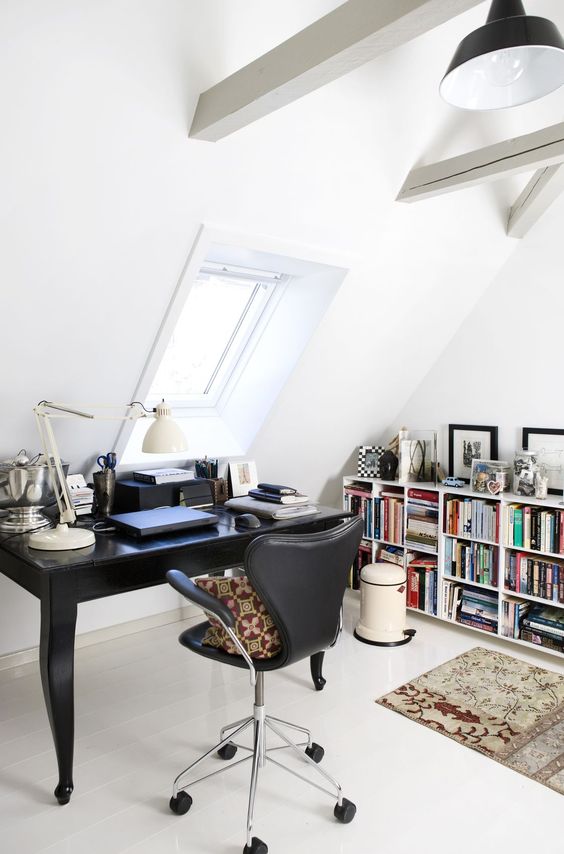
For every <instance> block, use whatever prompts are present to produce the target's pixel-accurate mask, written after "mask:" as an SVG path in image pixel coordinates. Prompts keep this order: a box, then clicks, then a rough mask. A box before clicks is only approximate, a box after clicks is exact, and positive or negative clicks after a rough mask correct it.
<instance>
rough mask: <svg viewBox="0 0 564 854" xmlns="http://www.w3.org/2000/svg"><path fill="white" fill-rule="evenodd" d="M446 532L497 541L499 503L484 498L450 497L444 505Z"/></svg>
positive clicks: (458, 535)
mask: <svg viewBox="0 0 564 854" xmlns="http://www.w3.org/2000/svg"><path fill="white" fill-rule="evenodd" d="M445 516H446V532H447V534H450V535H453V536H457V537H468V538H470V539H475V540H489V542H493V543H497V542H498V540H499V518H500V504H499V502H491V501H487V500H486V499H484V498H470V497H469V496H467V497H460V498H459V497H451V498H448V499H447V501H446V503H445Z"/></svg>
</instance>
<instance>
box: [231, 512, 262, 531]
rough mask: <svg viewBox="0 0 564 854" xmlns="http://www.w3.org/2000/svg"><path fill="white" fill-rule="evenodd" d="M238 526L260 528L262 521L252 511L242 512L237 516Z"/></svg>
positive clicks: (236, 525) (236, 524)
mask: <svg viewBox="0 0 564 854" xmlns="http://www.w3.org/2000/svg"><path fill="white" fill-rule="evenodd" d="M235 527H236V528H260V522H259V520H258V519H257V517H256V516H253V514H252V513H241V515H240V516H236V517H235Z"/></svg>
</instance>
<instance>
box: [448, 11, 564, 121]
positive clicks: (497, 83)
mask: <svg viewBox="0 0 564 854" xmlns="http://www.w3.org/2000/svg"><path fill="white" fill-rule="evenodd" d="M563 83H564V40H563V39H562V36H561V35H560V32H559V30H558V27H557V26H556V25H555V24H553V23H552V21H548V20H547V19H546V18H537V17H534V16H532V15H527V14H526V13H525V9H524V7H523V3H522V2H521V0H493V3H492V5H491V8H490V13H489V15H488V20H487V22H486V24H485V25H484V26H483V27H480V28H479V29H477V30H474V32H473V33H470V34H469V35H468V36H466V38H464V39H462V41H461V42H460V44H459V45H458V48H457V49H456V53H455V54H454V57H453V59H452V62H451V63H450V65H449V67H448V70H447V73H446V74H445V76H444V77H443V80H442V82H441V86H440V93H441V95H442V97H443V98H444V99H445V101H447V102H448V103H449V104H452V105H453V106H455V107H461V108H462V109H466V110H502V109H504V108H505V107H516V106H518V105H519V104H526V103H527V102H528V101H535V100H536V99H537V98H542V97H543V95H548V93H549V92H553V91H554V90H555V89H558V88H559V86H562V84H563Z"/></svg>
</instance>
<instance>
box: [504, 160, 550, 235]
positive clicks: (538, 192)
mask: <svg viewBox="0 0 564 854" xmlns="http://www.w3.org/2000/svg"><path fill="white" fill-rule="evenodd" d="M563 190H564V167H563V166H562V164H561V163H557V164H555V165H554V166H543V167H542V169H537V171H536V172H535V174H534V175H533V177H532V178H531V180H530V181H529V182H528V184H527V186H526V187H525V189H524V190H523V192H522V193H521V194H520V196H519V198H518V199H517V201H516V202H515V204H514V205H513V207H512V208H511V210H510V211H509V217H508V219H507V234H508V235H509V237H525V235H526V234H527V232H528V231H529V230H530V229H531V228H532V227H533V225H534V224H535V223H536V222H537V221H538V220H539V219H540V218H541V216H542V215H543V214H544V212H545V211H546V210H548V208H549V207H550V205H551V204H552V203H553V202H554V201H555V199H557V198H558V196H560V195H561V193H562V191H563Z"/></svg>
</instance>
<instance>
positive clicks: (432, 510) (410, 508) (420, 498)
mask: <svg viewBox="0 0 564 854" xmlns="http://www.w3.org/2000/svg"><path fill="white" fill-rule="evenodd" d="M407 501H408V504H407V527H406V532H405V534H406V536H405V542H406V544H407V545H410V546H414V547H415V548H417V549H419V550H420V551H433V552H435V551H436V550H437V542H438V536H439V494H438V492H431V491H430V490H422V489H408V491H407Z"/></svg>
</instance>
